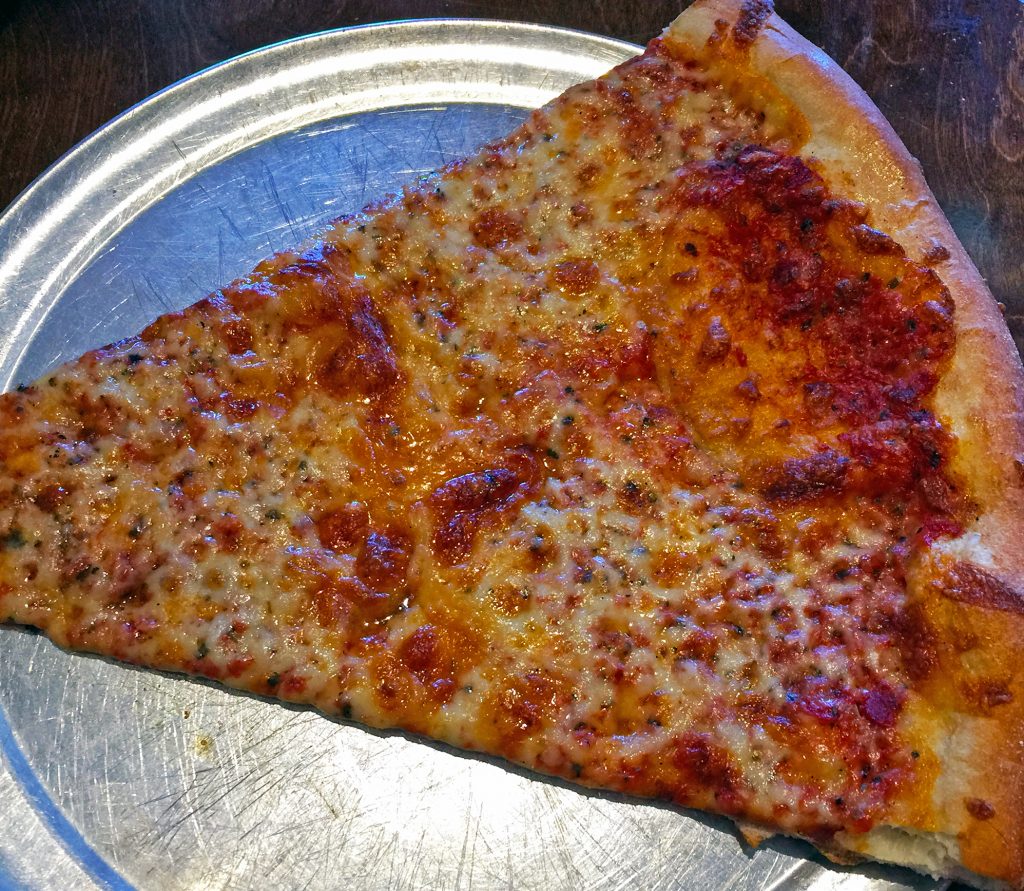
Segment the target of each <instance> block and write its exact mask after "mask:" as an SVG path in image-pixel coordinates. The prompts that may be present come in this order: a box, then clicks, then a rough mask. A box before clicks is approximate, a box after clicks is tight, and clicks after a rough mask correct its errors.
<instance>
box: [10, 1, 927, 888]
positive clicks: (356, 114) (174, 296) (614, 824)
mask: <svg viewBox="0 0 1024 891" xmlns="http://www.w3.org/2000/svg"><path fill="white" fill-rule="evenodd" d="M638 50H639V48H638V47H635V46H632V45H630V44H626V43H621V42H618V41H614V40H609V39H606V38H602V37H598V36H594V35H589V34H581V33H577V32H571V31H565V30H562V29H556V28H549V27H543V26H536V25H526V24H514V23H504V22H479V21H459V20H439V21H417V22H401V23H389V24H383V25H374V26H369V27H364V28H355V29H344V30H340V31H332V32H327V33H324V34H317V35H313V36H310V37H305V38H301V39H298V40H293V41H289V42H286V43H283V44H278V45H275V46H271V47H268V48H266V49H262V50H258V51H256V52H253V53H250V54H248V55H245V56H241V57H239V58H237V59H233V60H231V61H230V62H227V63H224V64H222V65H219V66H216V67H214V68H212V69H209V70H207V71H204V72H202V73H200V74H198V75H195V76H194V77H191V78H188V79H187V80H185V81H182V82H181V83H178V84H176V85H174V86H172V87H170V88H168V89H167V90H165V91H163V92H161V93H159V94H157V95H156V96H153V97H152V98H150V99H148V100H146V101H145V102H142V103H141V104H139V105H137V106H135V107H134V108H132V109H130V110H129V111H127V112H125V113H124V114H123V115H121V116H120V117H119V118H117V119H116V120H114V121H112V122H111V123H109V124H108V125H106V126H105V127H104V128H102V129H101V130H99V131H98V132H97V133H95V134H93V135H92V136H91V137H89V138H88V139H87V140H85V141H84V142H83V143H82V144H80V145H79V146H78V147H76V148H75V149H73V150H72V151H71V152H69V153H68V154H67V155H66V156H65V157H64V158H63V159H61V160H60V161H59V162H57V163H56V164H55V165H54V166H53V167H52V168H50V169H49V170H48V171H47V172H46V173H44V174H43V175H42V176H41V177H40V178H39V179H38V180H37V181H36V182H35V183H34V184H33V185H32V186H30V187H29V188H28V189H27V190H26V192H25V193H23V195H22V196H21V197H20V198H19V199H18V200H17V201H16V202H15V203H14V204H13V205H12V206H11V207H10V208H9V209H8V210H7V212H6V213H5V214H4V216H3V217H2V218H0V385H2V386H3V388H4V389H8V388H10V387H12V386H14V385H16V384H18V383H22V382H26V381H29V380H32V379H34V378H36V377H37V376H39V375H40V374H42V373H43V372H45V371H46V370H47V369H49V368H51V367H53V366H55V365H56V364H58V363H60V362H62V361H65V360H67V359H70V358H73V357H74V356H77V355H79V354H80V353H82V352H84V351H85V350H87V349H90V348H93V347H96V346H99V345H101V344H104V343H108V342H111V341H114V340H117V339H119V338H121V337H124V336H127V335H129V334H132V333H134V332H136V331H138V330H140V329H141V328H142V327H144V326H145V325H146V324H147V323H149V322H150V321H152V319H153V318H155V317H156V316H157V315H160V314H161V313H164V312H167V311H169V310H175V309H180V308H182V307H184V306H187V305H188V304H190V303H192V302H193V301H195V300H197V299H199V298H200V297H202V296H204V295H205V294H206V293H208V292H209V291H211V290H212V289H214V288H215V287H217V286H218V285H222V284H223V283H225V282H227V281H230V280H232V279H233V278H235V277H237V276H239V275H243V274H245V273H246V272H248V271H249V270H250V269H251V268H252V266H253V265H254V264H255V263H256V262H257V261H258V260H260V259H261V258H263V257H265V256H268V255H269V254H271V253H273V252H274V251H276V250H279V249H282V248H285V247H288V246H292V245H294V244H296V243H298V242H300V241H301V240H302V239H304V238H305V237H307V236H309V235H310V234H312V233H313V232H315V231H316V230H317V228H319V227H321V226H323V225H324V224H325V223H326V222H327V221H328V220H330V219H331V218H333V217H336V216H338V215H340V214H342V213H344V212H347V211H351V210H356V209H358V208H360V207H361V206H363V205H364V204H365V203H367V202H368V201H370V200H372V199H374V198H376V197H379V196H380V195H382V194H383V193H386V192H388V191H393V190H395V189H396V188H399V187H400V186H401V185H402V184H403V183H406V182H409V181H410V180H413V179H414V178H415V177H416V176H417V175H419V174H421V173H425V172H427V171H430V170H433V169H435V168H437V167H439V166H441V165H443V164H445V163H447V162H449V161H452V160H454V159H456V158H458V157H460V156H462V155H465V154H468V153H470V152H471V151H472V150H473V149H474V148H475V147H476V146H477V145H479V144H481V143H483V142H485V141H487V140H488V139H490V138H493V137H496V136H499V135H501V134H502V133H504V132H506V131H508V130H509V129H511V128H512V127H513V126H515V125H516V124H517V123H518V122H519V121H521V120H522V119H523V118H524V117H525V116H526V113H527V110H528V109H530V108H532V107H535V106H537V105H540V104H542V103H543V102H545V101H547V100H548V99H551V98H552V97H554V96H555V95H557V94H558V93H560V92H561V91H562V90H564V89H565V88H566V87H568V86H570V85H571V84H573V83H576V82H579V81H582V80H587V79H589V78H592V77H595V76H597V75H599V74H601V73H602V72H603V71H605V70H607V69H608V68H609V67H611V66H612V65H614V64H616V63H618V62H621V61H623V60H625V59H627V58H629V57H630V56H631V55H633V54H634V53H636V52H637V51H638ZM0 816H2V829H0V887H2V886H10V887H15V888H30V889H42V888H55V887H60V888H113V889H123V888H135V887H137V888H145V889H175V891H177V889H182V891H184V889H242V888H256V887H260V888H263V887H275V888H282V889H291V888H295V889H298V888H303V889H318V888H322V889H326V888H340V887H352V888H361V889H367V891H372V889H385V888H387V889H413V888H431V889H470V888H472V889H498V888H502V889H504V888H515V889H522V891H529V889H537V891H546V889H553V888H573V889H577V888H579V889H583V888H586V889H620V888H649V889H669V888H702V889H703V888H722V889H737V891H738V889H754V888H757V889H768V888H782V887H785V888H792V889H811V888H814V889H883V888H884V889H896V888H917V889H924V888H935V887H937V885H936V883H934V882H931V881H929V880H926V879H923V878H920V877H918V876H915V875H913V874H911V873H909V872H907V871H903V870H897V869H887V868H882V867H876V866H866V867H862V868H860V869H857V870H844V869H840V868H837V867H834V866H831V865H829V864H827V863H825V861H823V860H821V859H820V858H819V857H818V856H817V855H815V854H814V852H813V851H812V850H811V848H810V847H808V846H805V845H802V844H799V843H796V842H789V841H775V842H771V843H769V844H767V845H765V846H762V847H761V848H760V849H758V850H757V851H752V850H751V849H749V848H746V847H744V845H743V844H742V843H741V841H740V840H739V837H738V836H737V834H736V833H735V832H734V831H733V830H732V828H731V825H730V824H728V823H727V822H726V821H724V820H719V819H716V818H711V817H706V816H701V815H698V814H694V813H692V812H686V811H681V810H679V809H676V808H671V807H664V806H660V805H657V804H651V803H647V802H642V801H636V800H630V799H627V798H624V797H622V796H617V795H610V794H601V793H593V792H586V791H583V790H580V789H576V788H573V787H572V786H570V785H568V784H565V783H562V782H559V781H553V780H550V779H546V778H542V777H538V776H536V775H533V774H530V773H529V772H526V771H522V770H519V769H516V768H512V767H510V766H508V765H507V764H504V763H503V762H500V761H497V760H492V759H488V758H484V757H479V756H470V755H466V754H463V753H459V752H456V751H454V750H452V749H449V748H446V747H444V746H439V745H436V744H433V743H430V742H427V741H424V740H421V739H418V738H414V737H410V736H407V735H405V734H401V733H376V732H369V731H366V730H364V729H361V728H359V727H356V726H350V725H346V724H343V723H339V722H335V721H331V720H329V719H326V718H324V717H321V716H319V715H317V714H316V713H313V712H310V711H303V710H297V709H294V708H289V707H286V706H282V705H279V704H275V703H272V702H269V701H265V700H262V699H259V698H256V697H250V696H245V695H242V694H238V693H232V692H228V691H225V690H223V689H220V688H218V687H216V686H214V685H211V684H206V683H203V682H200V681H193V680H187V679H183V678H179V677H171V676H168V675H163V674H159V673H155V672H147V671H142V670H138V669H134V668H131V667H127V666H123V665H119V664H115V663H113V662H110V661H107V660H103V659H99V658H95V657H86V656H73V655H70V654H68V653H65V652H63V651H62V650H60V649H58V648H57V647H55V646H53V645H51V644H50V643H49V642H47V641H46V640H45V639H43V638H42V637H40V636H38V635H35V634H32V633H30V632H27V631H22V630H17V629H13V628H3V629H0Z"/></svg>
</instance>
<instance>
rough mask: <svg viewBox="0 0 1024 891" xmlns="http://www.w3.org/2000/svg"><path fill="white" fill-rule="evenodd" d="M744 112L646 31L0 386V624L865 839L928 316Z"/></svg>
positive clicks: (923, 492) (901, 767)
mask: <svg viewBox="0 0 1024 891" xmlns="http://www.w3.org/2000/svg"><path fill="white" fill-rule="evenodd" d="M779 120H782V121H786V120H787V118H786V116H785V115H781V116H780V115H771V116H766V115H764V114H763V113H762V112H761V110H760V109H759V108H758V107H757V106H756V104H755V103H752V100H750V99H749V97H747V98H742V97H740V96H739V95H737V94H734V93H733V92H732V91H731V90H730V88H728V87H727V86H726V85H723V84H722V83H720V82H717V81H715V80H713V79H711V78H710V77H709V76H708V74H707V73H706V71H705V70H704V69H703V68H702V67H701V65H700V64H699V63H698V62H697V61H696V60H690V59H685V58H679V57H674V56H672V55H671V53H669V52H668V50H666V49H665V47H664V46H663V45H661V44H658V43H655V44H654V45H653V47H652V49H650V50H649V51H648V52H647V53H646V54H645V55H644V56H643V57H641V58H640V59H638V60H636V61H634V62H631V63H629V64H628V65H626V66H623V67H621V68H620V69H618V70H617V71H616V72H613V73H612V74H610V75H608V76H607V77H605V78H603V79H602V80H600V81H598V82H595V83H592V84H585V85H582V86H580V87H577V88H575V89H574V90H571V91H570V92H569V93H568V94H566V95H565V96H564V97H562V98H561V99H559V100H557V101H556V102H555V103H553V104H552V105H551V106H549V107H548V108H546V109H543V110H541V111H538V112H536V113H535V114H534V115H533V117H532V118H531V120H530V121H529V122H528V123H527V124H526V125H525V126H524V127H523V128H521V129H520V130H518V131H516V132H515V133H513V134H512V135H511V136H510V137H509V138H508V139H506V140H504V141H502V142H499V143H496V144H494V145H492V146H489V147H486V148H485V149H483V150H482V152H481V153H480V154H479V155H477V156H476V157H474V158H472V159H470V160H468V161H465V162H462V163H460V164H456V165H454V166H452V167H451V168H449V169H447V170H446V171H443V172H441V173H440V174H438V175H436V176H434V177H431V178H428V179H426V180H424V181H422V182H420V183H419V184H417V185H416V186H415V187H412V188H410V189H408V190H407V191H405V192H404V193H403V194H402V195H399V196H397V197H395V198H394V199H392V200H389V201H387V202H385V203H383V204H381V205H379V206H377V207H374V208H371V209H369V210H367V211H366V212H364V213H362V214H358V215H355V216H353V217H349V218H345V219H343V220H340V221H339V222H338V223H337V224H336V225H335V226H334V227H333V228H332V229H331V230H330V231H328V232H327V233H326V234H325V235H324V236H323V238H322V239H321V240H319V241H318V242H317V243H316V244H314V245H312V246H311V247H309V248H308V249H307V250H305V251H304V252H302V253H290V254H285V255H281V256H278V257H276V258H274V259H273V260H270V261H268V262H266V263H264V264H263V265H262V266H261V267H260V268H258V269H257V270H256V271H255V272H254V273H253V275H252V276H250V277H249V278H248V279H246V280H243V281H241V282H238V283H236V284H234V285H232V286H231V287H229V288H227V289H225V290H224V291H223V292H218V293H217V294H215V295H213V296H212V297H211V298H209V299H207V300H205V301H202V302H201V303H199V304H197V305H196V306H194V307H191V308H190V309H188V310H186V311H185V312H183V313H180V314H174V315H170V316H165V317H163V318H161V319H159V320H158V321H157V322H155V323H154V324H153V325H152V326H151V327H150V328H149V329H147V330H146V331H145V332H143V334H142V335H141V336H140V337H137V338H132V339H130V340H128V341H125V342H123V343H120V344H116V345H113V346H111V347H108V348H105V349H103V350H99V351H97V352H95V353H91V354H89V355H88V356H86V357H84V358H83V359H81V360H79V361H78V362H75V363H72V364H70V365H66V366H64V367H62V368H60V369H58V370H56V371H55V372H54V373H53V374H52V375H50V376H48V377H46V378H44V379H42V380H40V381H39V382H37V383H36V384H35V385H33V386H31V387H28V388H24V389H23V390H22V391H20V392H18V393H14V394H8V395H7V396H5V397H4V399H3V401H2V402H0V415H2V420H3V428H2V430H0V460H2V462H3V472H4V475H3V481H2V484H0V486H2V489H0V534H2V535H4V536H5V537H4V538H3V545H2V549H0V618H9V619H10V620H13V621H16V622H22V623H29V624H34V625H37V626H39V627H41V628H43V629H44V630H45V631H46V632H47V633H48V634H49V635H50V636H51V637H53V638H54V639H55V640H57V641H58V642H59V643H61V644H63V645H66V646H70V647H73V648H82V649H89V650H97V651H100V652H104V653H108V654H110V655H113V656H116V657H118V658H121V659H126V660H129V661H132V662H137V663H141V664H145V665H152V666H158V667H161V668H170V669H176V670H182V671H187V672H194V673H198V674H203V675H206V676H209V677H214V678H218V679H220V680H222V681H224V682H225V683H228V684H232V685H236V686H240V687H244V688H247V689H252V690H256V691H259V692H263V693H270V694H273V695H277V696H280V697H281V698H283V699H288V700H293V701H298V702H306V703H311V704H313V705H315V706H316V707H317V708H319V709H322V710H323V711H325V712H329V713H334V714H342V715H344V716H346V717H355V718H356V719H358V720H360V721H364V722H366V723H369V724H373V725H378V726H400V727H404V728H408V729H411V730H414V731H418V732H422V733H426V734H429V735H431V736H434V737H438V738H441V739H445V740H448V741H451V742H453V743H455V744H456V745H460V746H466V747H470V748H476V749H483V750H486V751H489V752H496V753H499V754H502V755H504V756H506V757H508V758H510V759H513V760H516V761H518V762H521V763H524V764H526V765H529V766H531V767H535V768H537V769H540V770H544V771H548V772H552V773H557V774H561V775H564V776H567V777H569V778H572V779H576V780H579V781H581V782H585V783H591V784H596V785H601V786H606V787H612V788H617V789H623V790H626V791H629V792H634V793H638V794H646V795H657V796H663V797H669V798H672V799H674V800H676V801H678V802H681V803H684V804H688V805H696V806H701V807H706V808H711V809H714V810H718V811H722V812H725V813H729V814H733V815H739V816H743V817H744V818H746V819H752V820H757V821H761V822H765V823H769V824H773V825H778V826H781V827H783V828H786V829H789V830H791V831H799V832H810V831H814V832H820V831H821V830H822V829H823V828H824V829H825V830H827V829H830V828H831V829H834V830H839V829H863V828H864V827H866V826H867V825H870V823H871V821H872V820H873V819H874V817H875V815H876V814H877V813H878V812H879V809H880V808H882V807H884V804H885V802H886V800H887V799H888V798H889V797H890V796H891V795H893V794H894V791H895V790H896V789H897V788H899V786H900V784H901V783H904V782H907V781H908V778H909V777H912V776H913V773H914V769H915V768H914V763H913V758H912V757H911V754H910V749H909V746H908V745H907V744H906V742H905V741H904V740H903V739H902V738H901V736H900V715H901V714H902V711H901V710H902V705H903V703H904V701H905V700H906V698H907V697H908V696H913V695H914V694H913V686H914V682H915V678H914V676H913V673H912V672H911V671H909V670H908V668H907V660H906V658H905V655H906V648H907V646H908V644H907V640H910V641H911V642H912V641H913V640H914V639H915V638H914V635H913V634H912V633H909V632H908V630H907V629H906V628H904V627H902V626H900V624H899V620H898V615H899V614H900V610H901V607H902V604H903V602H904V599H905V592H904V590H903V585H902V572H903V567H904V566H905V565H906V562H907V560H908V559H910V556H911V554H912V553H913V552H914V549H915V548H920V547H924V546H925V543H924V542H923V541H922V539H921V536H920V535H919V530H920V529H921V527H922V526H923V525H924V524H926V522H931V523H932V524H933V527H934V528H937V529H939V530H940V531H939V533H937V534H936V537H941V529H944V528H952V526H951V524H955V522H956V516H957V510H958V509H959V508H958V504H959V502H958V501H957V497H958V496H957V494H956V492H955V485H954V483H951V482H950V481H949V480H947V479H946V478H945V477H944V476H943V466H944V464H943V462H944V455H945V453H946V451H947V450H948V448H950V445H949V442H948V439H947V438H944V437H945V434H944V432H943V431H942V428H941V426H940V425H939V424H938V422H937V421H935V419H934V418H932V417H931V415H930V413H929V410H928V404H929V402H928V400H929V398H930V392H931V387H932V386H933V385H934V378H935V375H936V374H937V373H938V370H939V369H940V367H941V363H942V362H943V361H944V359H945V357H946V355H947V354H948V350H949V347H950V343H951V333H950V332H951V321H950V304H949V300H948V295H946V294H945V292H944V289H943V288H942V286H941V283H939V282H938V281H937V279H935V277H934V276H933V275H932V274H931V273H930V272H929V271H928V270H925V269H921V268H919V267H916V266H915V265H914V264H912V263H910V262H909V261H908V260H907V259H906V258H905V257H904V256H903V255H902V253H901V251H899V249H898V247H896V246H894V245H892V244H891V243H889V242H888V241H887V240H885V238H884V236H882V235H881V234H880V233H873V230H868V229H867V227H866V226H865V225H864V221H863V219H862V214H861V212H860V211H859V210H858V208H857V207H856V206H854V205H851V204H849V203H845V202H842V201H839V200H835V199H833V198H832V197H831V196H829V195H828V194H827V193H826V191H825V188H824V186H823V185H822V183H821V182H820V180H818V178H817V177H816V176H815V175H814V174H813V173H812V172H811V171H810V170H809V169H808V168H807V167H806V166H804V165H803V164H802V163H801V162H800V161H799V160H797V159H795V158H794V157H792V156H791V155H789V154H787V150H789V149H792V148H793V147H794V145H798V143H799V139H800V137H799V134H795V133H794V132H793V130H792V128H793V127H794V126H795V124H793V123H792V121H790V123H789V124H788V125H787V126H789V127H790V129H789V130H787V129H785V128H784V127H783V126H782V125H781V124H777V123H771V122H772V121H779ZM766 121H767V123H766ZM757 146H762V147H763V148H757ZM880 307H884V312H882V311H881V310H880V309H879V308H880ZM936 518H937V519H936ZM936 522H938V523H939V524H940V525H939V526H935V525H934V524H935V523H936ZM942 523H945V524H947V525H946V526H945V527H943V526H941V524H942ZM933 527H929V528H933ZM911 631H912V629H911ZM910 645H912V643H911V644H910Z"/></svg>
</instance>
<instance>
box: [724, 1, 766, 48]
mask: <svg viewBox="0 0 1024 891" xmlns="http://www.w3.org/2000/svg"><path fill="white" fill-rule="evenodd" d="M774 11H775V8H774V6H773V5H772V2H771V0H744V2H743V5H742V6H741V7H740V14H739V18H737V19H736V24H735V25H733V28H732V39H733V42H734V43H735V44H736V45H737V46H739V47H743V48H746V47H748V46H750V44H752V43H753V42H754V41H755V40H756V39H757V35H758V34H759V33H760V32H761V28H762V27H764V23H765V22H766V21H768V19H769V18H770V17H771V14H772V13H773V12H774Z"/></svg>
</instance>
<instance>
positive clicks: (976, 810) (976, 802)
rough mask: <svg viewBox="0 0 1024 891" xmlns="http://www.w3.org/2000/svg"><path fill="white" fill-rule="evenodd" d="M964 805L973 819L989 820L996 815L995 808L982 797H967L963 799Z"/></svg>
mask: <svg viewBox="0 0 1024 891" xmlns="http://www.w3.org/2000/svg"><path fill="white" fill-rule="evenodd" d="M964 807H966V808H967V813H969V814H970V815H971V816H972V817H974V819H975V820H991V819H992V818H993V817H994V816H995V815H996V809H995V808H994V807H992V805H991V804H989V803H988V802H987V801H985V799H984V798H968V799H966V800H965V801H964Z"/></svg>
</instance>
